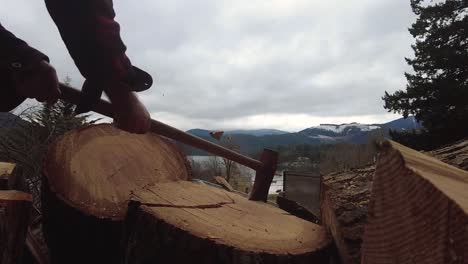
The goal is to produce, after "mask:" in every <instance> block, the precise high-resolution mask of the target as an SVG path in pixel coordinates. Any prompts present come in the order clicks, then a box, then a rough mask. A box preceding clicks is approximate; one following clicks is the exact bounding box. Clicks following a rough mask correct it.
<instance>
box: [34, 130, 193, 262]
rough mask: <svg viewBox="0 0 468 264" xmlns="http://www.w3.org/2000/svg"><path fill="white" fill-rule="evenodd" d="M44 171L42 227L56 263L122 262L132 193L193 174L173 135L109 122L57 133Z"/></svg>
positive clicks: (47, 156) (46, 159) (45, 162)
mask: <svg viewBox="0 0 468 264" xmlns="http://www.w3.org/2000/svg"><path fill="white" fill-rule="evenodd" d="M43 173H44V182H43V198H42V199H43V203H42V204H43V215H44V224H43V230H44V235H45V237H46V240H47V242H48V245H49V248H50V254H51V261H52V262H53V263H118V262H119V261H121V258H122V257H121V256H120V252H121V250H120V249H121V248H120V246H121V244H120V238H121V230H122V221H123V218H124V217H125V214H126V211H127V205H128V201H129V199H130V197H131V194H132V193H133V192H135V191H138V190H139V189H144V188H146V187H148V186H152V185H154V184H157V183H159V182H170V181H177V180H187V179H189V178H190V169H189V163H188V162H187V160H186V158H185V156H184V155H183V154H182V152H181V151H179V149H178V147H177V146H176V145H175V144H174V143H173V142H171V141H170V140H168V139H166V138H164V137H161V136H158V135H155V134H151V133H148V134H144V135H138V134H130V133H127V132H124V131H122V130H119V129H117V128H115V127H113V126H111V125H108V124H101V125H93V126H89V127H86V128H82V129H78V130H74V131H71V132H68V133H66V134H65V135H64V136H62V137H61V138H59V139H58V140H57V141H56V142H54V143H53V144H52V145H51V146H50V147H49V150H48V153H47V155H46V158H45V160H44V169H43Z"/></svg>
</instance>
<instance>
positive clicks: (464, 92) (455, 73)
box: [383, 0, 468, 145]
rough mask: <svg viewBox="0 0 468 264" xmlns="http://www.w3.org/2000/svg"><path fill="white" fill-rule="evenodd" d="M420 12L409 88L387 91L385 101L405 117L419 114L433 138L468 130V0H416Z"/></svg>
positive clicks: (463, 133)
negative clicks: (393, 91) (392, 91)
mask: <svg viewBox="0 0 468 264" xmlns="http://www.w3.org/2000/svg"><path fill="white" fill-rule="evenodd" d="M411 8H412V10H413V12H414V13H415V14H416V15H417V20H416V22H415V23H414V24H413V25H412V26H411V28H410V29H409V32H410V33H411V35H412V36H413V37H414V38H415V41H416V43H415V44H414V45H412V48H413V50H414V53H415V57H414V58H413V59H408V58H406V61H407V63H408V64H409V65H410V66H412V68H413V70H414V72H412V73H405V76H406V79H407V82H408V83H407V86H406V91H403V90H398V91H396V92H395V93H393V94H389V93H387V92H385V96H384V97H383V100H384V101H385V105H384V107H385V108H386V109H388V111H389V112H392V111H393V112H395V113H400V114H402V115H403V116H404V117H407V116H408V115H415V117H416V119H417V120H418V121H421V122H422V124H423V126H424V128H425V134H426V135H425V136H426V137H427V135H430V137H431V142H432V144H435V145H437V144H439V145H440V144H444V143H447V142H450V141H453V140H456V139H460V138H463V137H466V136H468V1H466V0H445V1H442V2H441V1H436V2H434V1H424V0H411Z"/></svg>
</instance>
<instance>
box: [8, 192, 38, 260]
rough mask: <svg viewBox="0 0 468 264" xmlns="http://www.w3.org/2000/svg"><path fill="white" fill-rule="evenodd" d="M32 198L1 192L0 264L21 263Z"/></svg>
mask: <svg viewBox="0 0 468 264" xmlns="http://www.w3.org/2000/svg"><path fill="white" fill-rule="evenodd" d="M31 202H32V198H31V195H30V194H27V193H23V192H18V191H0V263H2V264H16V263H21V257H22V253H23V250H24V247H25V241H26V232H27V230H28V223H29V215H30V211H31Z"/></svg>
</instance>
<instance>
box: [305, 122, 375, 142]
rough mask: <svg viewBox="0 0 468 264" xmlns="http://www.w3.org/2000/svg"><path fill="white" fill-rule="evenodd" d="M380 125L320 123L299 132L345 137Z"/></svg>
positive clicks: (319, 137)
mask: <svg viewBox="0 0 468 264" xmlns="http://www.w3.org/2000/svg"><path fill="white" fill-rule="evenodd" d="M381 128H382V127H381V126H380V125H366V124H359V123H349V124H340V125H336V124H321V125H319V126H315V127H311V128H307V129H305V130H302V131H301V132H299V133H302V134H303V135H306V136H308V137H311V138H318V139H327V138H333V137H345V136H352V135H355V134H359V133H363V132H369V131H372V130H376V129H381Z"/></svg>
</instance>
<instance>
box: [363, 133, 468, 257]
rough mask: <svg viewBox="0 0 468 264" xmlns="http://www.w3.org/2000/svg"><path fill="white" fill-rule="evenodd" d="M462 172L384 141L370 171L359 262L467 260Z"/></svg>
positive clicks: (465, 177)
mask: <svg viewBox="0 0 468 264" xmlns="http://www.w3.org/2000/svg"><path fill="white" fill-rule="evenodd" d="M467 193H468V172H467V171H464V170H461V169H458V168H455V167H452V166H450V165H448V164H445V163H443V162H441V161H439V160H436V159H434V158H431V157H429V156H426V155H424V154H421V153H419V152H417V151H414V150H411V149H409V148H406V147H404V146H402V145H399V144H397V143H395V142H388V144H386V146H385V149H383V150H382V151H381V153H380V154H379V158H378V161H377V165H376V172H375V175H374V182H373V189H372V195H371V201H370V204H369V215H368V224H367V225H366V228H365V234H364V243H363V247H362V263H468V195H467Z"/></svg>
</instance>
